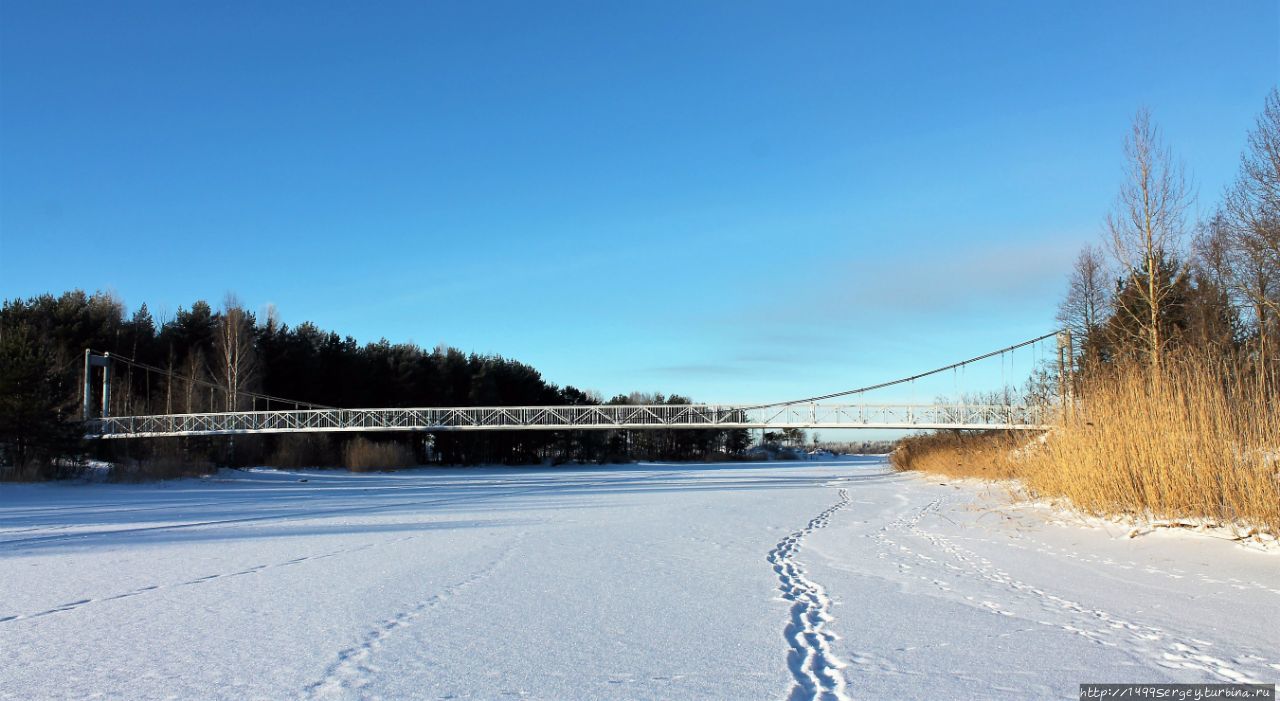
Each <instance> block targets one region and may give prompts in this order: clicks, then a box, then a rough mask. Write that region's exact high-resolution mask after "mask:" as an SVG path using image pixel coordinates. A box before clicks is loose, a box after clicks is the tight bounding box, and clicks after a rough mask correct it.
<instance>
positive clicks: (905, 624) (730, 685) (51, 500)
mask: <svg viewBox="0 0 1280 701" xmlns="http://www.w3.org/2000/svg"><path fill="white" fill-rule="evenodd" d="M1123 536H1124V533H1123V531H1121V530H1119V529H1115V530H1110V531H1109V530H1107V529H1102V528H1084V527H1081V526H1077V525H1069V524H1062V523H1055V522H1052V521H1050V520H1049V519H1047V518H1046V517H1045V513H1044V512H1043V511H1042V510H1037V509H1027V508H1020V507H1011V506H1009V505H1008V503H1007V500H1006V498H1005V497H1004V496H1003V495H1002V494H1000V493H999V492H998V490H994V489H993V490H987V489H985V488H982V487H976V486H973V485H971V484H952V483H949V482H947V481H945V480H938V479H927V478H924V477H920V476H912V475H900V474H895V473H893V472H892V471H891V470H890V469H889V468H888V467H887V465H886V464H885V463H884V461H883V460H882V459H880V458H864V459H851V460H843V461H832V462H825V463H818V462H810V463H790V464H788V463H760V464H735V465H728V466H706V465H697V466H693V465H668V464H655V463H644V464H636V465H622V466H606V467H575V468H530V469H509V468H485V469H467V470H464V469H449V470H429V469H428V470H415V471H404V472H398V473H386V474H350V473H347V472H340V471H333V472H326V471H311V472H275V471H268V470H262V471H247V472H238V471H224V472H223V473H221V474H220V475H218V476H217V477H213V478H208V479H202V480H182V481H175V482H169V483H162V484H149V485H103V484H76V485H69V484H62V485H12V484H4V485H0V655H3V658H4V663H3V665H0V698H12V699H33V698H35V699H42V698H58V699H62V698H122V699H160V698H182V699H253V698H261V699H290V698H297V699H310V698H314V699H329V698H387V699H393V698H396V699H398V698H422V699H503V698H536V699H682V698H688V699H694V698H698V699H702V698H722V699H782V698H805V699H807V698H831V699H838V698H876V697H880V698H884V697H906V698H970V697H1008V698H1032V697H1035V698H1043V697H1060V698H1075V697H1076V693H1077V685H1078V684H1080V683H1081V682H1115V681H1134V682H1136V681H1143V682H1153V681H1185V682H1191V681H1222V682H1225V681H1233V680H1241V681H1265V682H1274V681H1276V680H1277V679H1280V625H1278V624H1277V622H1280V556H1277V555H1276V554H1274V553H1262V552H1254V551H1250V550H1247V549H1245V548H1242V547H1239V546H1236V545H1233V544H1230V543H1227V542H1224V541H1218V540H1213V539H1209V538H1203V537H1190V536H1186V535H1178V536H1174V535H1171V536H1167V537H1166V536H1149V537H1144V538H1138V539H1128V538H1125V537H1123Z"/></svg>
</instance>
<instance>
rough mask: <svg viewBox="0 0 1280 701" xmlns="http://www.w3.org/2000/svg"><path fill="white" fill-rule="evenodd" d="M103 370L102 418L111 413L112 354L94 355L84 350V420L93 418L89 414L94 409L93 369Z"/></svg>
mask: <svg viewBox="0 0 1280 701" xmlns="http://www.w3.org/2000/svg"><path fill="white" fill-rule="evenodd" d="M94 368H102V418H104V419H105V418H107V416H108V415H110V413H111V354H110V353H103V354H102V355H94V354H93V352H92V351H90V350H89V349H88V348H86V349H84V398H83V399H84V407H83V414H84V420H85V421H88V420H89V419H91V418H93V417H91V416H90V415H89V414H90V413H91V411H92V407H93V385H92V381H93V369H94Z"/></svg>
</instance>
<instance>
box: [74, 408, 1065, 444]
mask: <svg viewBox="0 0 1280 701" xmlns="http://www.w3.org/2000/svg"><path fill="white" fill-rule="evenodd" d="M1047 424H1048V421H1047V416H1046V410H1045V408H1043V407H1022V406H993V405H960V404H957V405H940V404H792V405H788V406H781V407H768V408H757V409H753V408H745V407H735V406H720V405H707V404H670V405H668V404H662V405H646V406H629V405H576V406H525V407H426V408H412V409H395V408H392V409H310V410H295V411H242V412H227V413H204V414H160V415H151V416H116V417H108V418H101V419H93V420H91V421H89V422H88V430H89V433H88V435H87V436H86V437H88V438H152V437H159V436H225V435H239V434H255V433H322V432H344V431H358V432H364V431H426V432H444V431H513V430H543V431H563V430H618V429H628V430H637V429H739V428H747V429H757V428H758V429H785V428H808V429H812V428H821V429H844V428H863V429H869V428H874V429H963V430H984V429H1001V430H1040V429H1045V428H1048V425H1047Z"/></svg>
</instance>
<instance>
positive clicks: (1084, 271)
mask: <svg viewBox="0 0 1280 701" xmlns="http://www.w3.org/2000/svg"><path fill="white" fill-rule="evenodd" d="M1110 280H1111V273H1110V271H1108V270H1107V261H1106V259H1105V257H1104V256H1103V255H1102V251H1101V250H1100V249H1098V248H1096V247H1094V246H1085V247H1084V249H1082V250H1081V251H1080V254H1079V255H1078V256H1076V262H1075V263H1074V264H1073V265H1072V266H1071V278H1070V283H1069V285H1068V287H1067V297H1066V299H1064V300H1062V304H1061V305H1060V306H1059V307H1058V317H1057V318H1058V323H1059V324H1061V325H1062V327H1063V328H1066V329H1070V330H1071V334H1072V336H1074V337H1075V338H1076V339H1077V340H1078V341H1079V344H1080V347H1081V348H1082V349H1084V351H1085V352H1084V353H1082V354H1081V355H1084V354H1085V353H1087V352H1088V349H1089V348H1090V347H1091V343H1090V341H1092V340H1095V339H1096V338H1097V333H1098V331H1099V330H1101V328H1102V324H1103V322H1104V321H1105V320H1106V315H1107V309H1108V307H1109V306H1110V304H1111V301H1110V300H1111V294H1110V286H1111V282H1110ZM1073 352H1074V351H1073Z"/></svg>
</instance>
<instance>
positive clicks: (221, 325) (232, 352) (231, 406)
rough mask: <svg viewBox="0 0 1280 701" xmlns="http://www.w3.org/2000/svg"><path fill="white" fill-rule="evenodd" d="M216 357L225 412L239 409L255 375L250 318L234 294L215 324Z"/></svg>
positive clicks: (228, 299) (255, 363) (255, 359)
mask: <svg viewBox="0 0 1280 701" xmlns="http://www.w3.org/2000/svg"><path fill="white" fill-rule="evenodd" d="M217 333H218V336H217V339H216V344H217V357H218V361H219V363H220V365H221V370H222V376H223V380H224V381H225V385H224V386H225V388H226V409H225V411H236V410H238V409H240V408H241V406H242V405H243V402H242V401H241V393H243V392H246V391H248V389H249V387H250V385H251V384H252V382H253V379H254V377H255V376H256V374H257V358H256V355H255V353H254V344H253V317H252V315H250V314H249V313H247V312H245V310H244V307H243V306H241V304H240V302H239V300H237V299H236V298H235V296H234V295H227V299H226V301H224V302H223V309H222V315H221V318H220V319H219V322H218V332H217Z"/></svg>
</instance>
